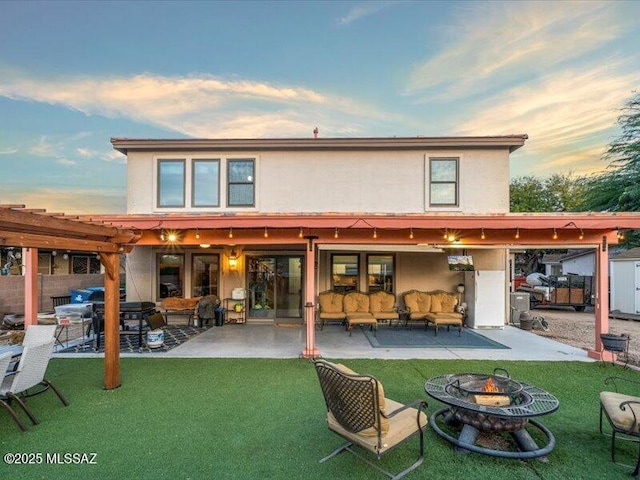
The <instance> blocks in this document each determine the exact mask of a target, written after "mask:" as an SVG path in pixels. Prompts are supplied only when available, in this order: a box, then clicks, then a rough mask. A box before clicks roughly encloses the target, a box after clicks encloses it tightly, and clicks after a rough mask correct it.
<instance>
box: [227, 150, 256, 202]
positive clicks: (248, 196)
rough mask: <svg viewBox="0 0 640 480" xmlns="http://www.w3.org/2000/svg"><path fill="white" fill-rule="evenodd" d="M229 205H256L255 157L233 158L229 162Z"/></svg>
mask: <svg viewBox="0 0 640 480" xmlns="http://www.w3.org/2000/svg"><path fill="white" fill-rule="evenodd" d="M227 178H228V181H227V205H228V206H229V207H253V206H254V205H255V162H254V160H253V159H245V158H243V159H233V160H229V161H228V162H227Z"/></svg>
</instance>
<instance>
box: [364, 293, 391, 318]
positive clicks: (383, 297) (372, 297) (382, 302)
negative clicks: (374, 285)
mask: <svg viewBox="0 0 640 480" xmlns="http://www.w3.org/2000/svg"><path fill="white" fill-rule="evenodd" d="M395 306H396V297H395V296H394V295H393V294H392V293H389V292H375V293H370V294H369V311H370V312H371V313H372V314H374V315H375V314H376V313H378V312H393V311H394V307H395Z"/></svg>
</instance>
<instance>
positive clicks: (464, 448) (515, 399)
mask: <svg viewBox="0 0 640 480" xmlns="http://www.w3.org/2000/svg"><path fill="white" fill-rule="evenodd" d="M497 370H502V369H496V370H494V373H493V375H485V374H477V373H461V374H449V375H440V376H437V377H433V378H430V379H428V380H427V382H426V383H425V392H426V393H427V395H429V396H430V397H432V398H434V399H436V400H438V401H440V402H442V403H444V404H445V405H446V407H445V408H442V409H441V410H438V411H437V412H435V413H433V414H432V415H431V417H430V419H429V424H430V425H431V427H432V428H433V430H434V431H435V432H436V433H437V434H438V435H439V436H441V437H442V438H444V439H445V440H447V441H449V442H451V443H452V444H454V445H455V446H456V451H458V452H459V453H469V452H475V453H481V454H485V455H491V456H496V457H502V458H518V459H526V458H540V459H542V460H543V461H544V460H545V459H546V455H547V454H548V453H549V452H551V451H552V450H553V448H554V447H555V443H556V442H555V437H554V436H553V434H552V433H551V431H550V430H549V429H547V428H546V427H545V426H544V425H542V424H541V423H540V422H537V421H536V420H534V417H539V416H542V415H547V414H550V413H553V412H555V411H556V410H557V409H558V408H559V406H560V402H559V401H558V399H557V398H556V397H554V396H553V395H552V394H550V393H548V392H546V391H545V390H543V389H541V388H538V387H535V386H533V385H529V384H526V383H521V382H516V381H515V380H512V379H511V378H510V377H509V374H508V373H507V372H506V371H505V370H502V371H503V372H504V374H498V373H497ZM528 429H529V430H533V431H535V430H537V431H539V433H541V434H542V435H543V436H544V438H545V440H546V444H544V445H542V446H539V445H538V444H537V442H536V440H534V439H533V437H531V435H530V434H529V432H528ZM481 433H482V434H483V435H498V436H500V437H501V438H503V437H504V434H509V435H507V436H506V437H509V436H510V437H511V438H510V439H511V442H509V443H508V446H507V447H505V448H488V447H483V446H481V445H478V444H476V442H477V440H478V437H479V435H480V434H481Z"/></svg>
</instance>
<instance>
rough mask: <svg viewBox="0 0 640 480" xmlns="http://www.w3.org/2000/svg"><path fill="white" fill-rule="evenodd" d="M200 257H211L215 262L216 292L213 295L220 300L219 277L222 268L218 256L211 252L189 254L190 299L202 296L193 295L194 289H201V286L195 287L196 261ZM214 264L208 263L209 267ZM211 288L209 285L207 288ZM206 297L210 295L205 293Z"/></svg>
mask: <svg viewBox="0 0 640 480" xmlns="http://www.w3.org/2000/svg"><path fill="white" fill-rule="evenodd" d="M200 257H211V258H215V259H216V261H217V267H218V268H217V272H216V284H215V287H216V291H215V292H214V293H213V295H216V296H218V298H220V296H221V295H220V275H221V273H222V267H221V264H220V254H219V253H215V252H211V253H200V252H197V253H196V252H194V253H192V254H191V285H190V288H191V297H192V298H193V297H201V296H203V295H197V294H196V293H195V288H197V287H200V288H202V286H201V285H196V274H197V272H196V260H197V259H198V258H200ZM213 263H214V262H209V263H208V264H209V265H211V264H213ZM209 287H211V285H210V286H209ZM206 295H210V293H207V294H206Z"/></svg>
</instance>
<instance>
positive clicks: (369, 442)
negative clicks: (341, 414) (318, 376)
mask: <svg viewBox="0 0 640 480" xmlns="http://www.w3.org/2000/svg"><path fill="white" fill-rule="evenodd" d="M387 406H388V409H389V410H390V411H395V410H398V409H401V408H403V407H404V405H403V404H401V403H399V402H396V401H394V400H391V399H389V398H388V399H387ZM419 415H420V416H419V417H418V410H417V409H415V408H412V407H408V408H405V409H404V410H401V411H400V412H398V414H396V415H394V416H393V417H392V418H391V419H390V424H389V430H388V431H387V432H385V433H384V434H383V437H382V445H380V446H378V439H377V438H376V437H374V436H365V435H363V434H362V432H360V433H352V432H349V431H347V430H345V429H344V428H342V426H341V425H340V424H339V423H338V421H337V420H336V419H335V417H334V416H333V415H332V414H331V412H329V413H328V414H327V421H328V424H329V428H330V429H331V430H333V431H334V432H337V433H338V434H339V435H342V436H343V437H345V438H347V439H350V440H351V441H354V442H357V444H358V445H361V446H363V447H364V448H366V449H367V450H368V451H370V452H371V453H372V454H373V455H378V454H383V453H384V452H386V451H387V450H390V449H392V448H393V447H395V446H396V445H398V444H399V443H400V442H402V441H403V440H404V439H405V438H407V436H408V435H411V434H413V433H415V432H417V431H418V430H419V428H420V426H422V427H424V426H426V425H428V422H429V419H428V418H427V415H426V414H425V413H424V412H419ZM416 420H418V421H419V422H420V423H419V424H418V422H417V421H416Z"/></svg>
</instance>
